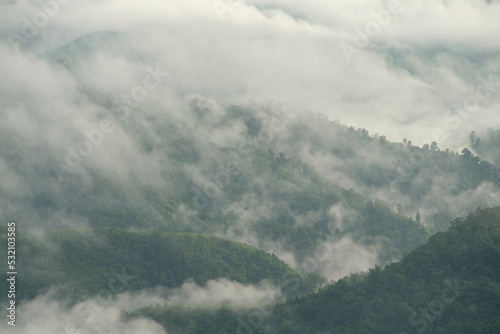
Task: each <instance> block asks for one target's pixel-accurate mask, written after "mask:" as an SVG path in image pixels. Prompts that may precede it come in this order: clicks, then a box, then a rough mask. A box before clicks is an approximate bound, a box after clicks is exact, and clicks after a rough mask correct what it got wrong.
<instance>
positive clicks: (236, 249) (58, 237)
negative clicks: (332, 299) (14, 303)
mask: <svg viewBox="0 0 500 334" xmlns="http://www.w3.org/2000/svg"><path fill="white" fill-rule="evenodd" d="M1 240H2V244H3V243H4V242H5V238H3V234H2V239H1ZM18 243H19V246H18V254H19V255H18V257H17V267H18V268H19V269H18V270H19V272H22V273H23V275H20V276H19V281H18V290H19V292H18V294H17V298H18V299H19V300H23V299H25V298H28V299H32V298H34V297H35V296H36V295H38V294H41V293H45V292H47V291H48V289H49V288H55V289H57V290H58V292H57V294H56V295H58V296H59V298H61V299H64V300H69V301H72V302H76V301H80V300H84V299H85V298H88V297H93V296H96V295H101V297H102V295H103V296H104V297H108V295H115V294H118V293H123V292H132V291H137V290H143V289H152V288H154V287H156V286H161V287H165V288H175V287H179V286H181V285H182V284H183V283H185V282H186V281H190V282H192V283H195V284H198V285H200V286H202V285H205V284H206V283H207V281H209V280H215V279H219V278H225V279H228V280H231V281H235V282H240V283H245V284H257V283H259V282H260V281H262V280H268V281H269V283H270V284H275V285H279V284H280V282H281V281H282V280H283V279H285V278H286V279H292V278H293V279H296V280H297V282H300V283H299V284H300V288H299V289H297V291H295V295H298V294H301V293H302V294H303V293H306V292H309V291H312V290H313V289H314V288H316V287H317V286H318V285H319V284H321V283H322V282H323V281H324V278H322V277H320V276H318V275H315V274H310V275H308V276H307V277H306V276H304V277H300V276H299V275H298V274H297V273H295V272H294V271H293V270H292V269H291V268H290V267H289V266H288V265H286V264H285V263H284V262H283V261H281V260H279V259H278V258H277V257H276V256H272V255H270V254H266V253H265V252H263V251H261V250H257V249H255V248H253V247H250V246H248V245H244V244H241V243H236V242H232V241H229V240H224V239H221V238H218V237H214V236H208V235H199V234H189V233H184V234H168V233H160V232H127V231H124V230H120V229H99V230H93V231H80V232H78V231H72V230H61V231H53V232H48V233H47V234H45V235H43V236H40V237H35V236H30V235H28V236H24V237H18ZM2 259H3V260H6V259H5V256H3V254H2ZM7 287H8V286H7V282H6V281H5V282H4V281H2V282H1V283H0V288H4V289H7ZM7 290H8V289H7ZM2 298H4V297H2ZM21 303H22V302H21Z"/></svg>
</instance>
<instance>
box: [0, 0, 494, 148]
mask: <svg viewBox="0 0 500 334" xmlns="http://www.w3.org/2000/svg"><path fill="white" fill-rule="evenodd" d="M60 2H61V3H59V2H54V1H48V2H47V4H46V5H45V6H41V5H40V3H39V2H38V1H10V2H9V1H3V3H2V5H1V7H0V8H1V10H0V21H1V22H2V23H1V24H0V33H1V35H2V36H3V41H2V44H1V46H0V72H1V73H2V74H3V77H4V80H2V84H1V87H0V88H2V89H1V90H2V91H3V93H10V95H11V97H12V96H19V95H20V94H22V93H23V92H26V90H27V89H28V90H29V91H30V92H32V93H33V94H35V97H34V98H40V99H44V100H48V99H51V98H52V99H53V100H51V101H49V102H50V103H49V104H50V105H54V104H55V103H56V101H61V100H62V101H63V104H64V101H65V100H66V99H68V98H69V96H71V94H73V89H74V86H77V85H78V83H75V82H74V78H68V77H67V76H66V75H65V73H63V72H62V71H61V70H60V69H55V68H54V66H48V65H47V64H46V62H45V61H44V60H43V59H40V58H37V57H35V56H34V55H38V54H41V55H45V54H48V53H50V52H51V51H52V50H54V49H56V48H57V47H59V46H61V45H64V44H66V43H68V42H71V41H72V40H74V39H76V38H78V37H80V36H82V35H86V34H91V33H95V32H98V31H116V32H118V33H120V34H123V36H125V37H124V39H122V40H120V42H119V43H118V42H116V41H115V42H113V41H105V42H104V44H105V45H103V47H102V48H100V50H99V52H96V53H94V54H91V57H89V58H88V59H86V60H85V61H83V62H81V63H80V64H79V67H78V68H77V69H74V70H75V73H78V74H79V75H80V76H81V77H80V78H79V80H84V81H85V84H89V85H93V86H94V87H96V88H99V89H102V91H106V92H108V93H112V94H116V96H117V98H119V96H120V94H121V93H122V92H127V91H130V89H131V88H132V87H134V85H135V84H136V83H137V82H140V80H141V76H143V75H144V73H145V72H144V65H148V66H151V67H154V66H155V65H156V64H158V65H159V66H160V67H161V69H162V70H164V71H165V72H168V73H169V78H168V80H166V82H164V83H163V84H162V89H163V91H162V93H161V95H162V97H161V98H163V99H165V95H169V96H170V97H171V98H172V99H174V100H175V99H179V101H182V100H183V99H185V98H186V97H190V96H200V97H207V98H210V99H215V100H217V101H218V102H221V103H234V102H242V103H248V102H249V101H252V100H253V101H256V102H262V101H267V100H271V101H275V102H281V103H284V104H285V105H287V106H288V107H289V109H290V110H291V111H293V110H305V111H309V112H322V113H324V114H326V115H327V116H328V117H329V118H330V119H332V120H333V119H339V120H340V121H341V122H342V123H344V124H348V125H353V126H356V127H364V128H367V129H368V130H369V131H370V132H371V133H375V132H378V133H380V134H386V135H387V136H388V138H389V139H390V140H394V141H400V140H401V139H402V138H404V137H407V138H409V139H411V140H412V141H413V143H414V144H418V145H421V144H423V143H424V141H430V140H431V139H434V140H437V141H438V142H439V143H440V146H441V147H446V146H449V147H451V148H455V147H458V146H460V144H461V143H463V142H466V140H467V134H468V133H469V132H470V130H471V129H476V130H480V129H482V128H484V127H488V126H495V125H497V124H500V119H499V117H500V116H498V113H495V110H498V108H499V106H500V104H499V101H500V98H499V96H500V83H499V82H500V61H499V49H500V42H499V40H498V34H497V33H496V32H498V31H500V5H499V3H498V2H492V3H487V2H486V1H480V0H471V1H459V0H443V1H432V2H430V1H417V2H414V1H411V2H407V1H403V2H401V3H399V2H398V1H396V0H391V1H360V0H354V1H353V0H348V1H347V0H341V1H295V0H292V1H289V0H287V1H284V0H254V1H236V2H231V1H222V0H221V1H218V0H217V1H212V0H207V1H205V0H185V1H175V2H174V1H154V0H146V1H141V2H137V1H127V0H120V1H107V0H104V1H85V2H84V3H81V2H77V1H67V0H66V1H63V0H60ZM65 2H66V3H65ZM42 3H43V2H42ZM43 10H45V12H48V13H49V14H51V15H52V16H51V15H47V14H45V13H44V12H43ZM377 21H378V22H379V23H377ZM27 22H28V23H27ZM30 26H31V27H30ZM37 26H38V27H37ZM33 28H35V31H34V30H33ZM23 29H24V34H25V37H26V36H28V37H27V38H26V39H25V42H26V43H27V44H29V47H28V49H29V50H31V51H33V53H34V55H30V53H29V52H27V51H26V50H24V51H19V50H17V51H16V50H15V48H14V49H13V48H12V45H13V44H16V43H12V40H13V39H15V38H12V36H13V35H9V34H10V33H14V34H17V35H18V36H22V34H23ZM366 33H368V35H366ZM30 34H31V35H30ZM8 36H10V40H9V37H8ZM108 43H109V44H108ZM113 43H118V44H113ZM106 44H108V45H106ZM117 45H120V47H117ZM490 75H491V76H492V77H491V78H492V79H489V76H490ZM5 78H6V79H7V80H5ZM481 78H485V79H486V80H487V81H490V84H489V85H488V87H487V88H485V87H484V85H483V86H481V85H480V83H481V80H482V79H481ZM80 83H81V82H80ZM477 91H479V93H477ZM478 94H479V95H478ZM476 95H478V96H479V97H480V98H481V99H479V98H478V97H476ZM464 103H465V104H468V107H469V110H468V111H467V110H463V111H462V112H460V108H457V107H454V108H452V110H450V107H451V106H453V105H457V104H458V105H460V104H464ZM453 109H456V110H453ZM19 117H21V116H19ZM53 117H54V116H53ZM57 117H58V118H59V119H60V118H62V117H59V116H57ZM70 118H71V117H70ZM73 121H74V120H73ZM439 130H441V131H439ZM459 136H460V138H458V137H459Z"/></svg>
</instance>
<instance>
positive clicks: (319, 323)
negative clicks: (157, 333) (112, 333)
mask: <svg viewBox="0 0 500 334" xmlns="http://www.w3.org/2000/svg"><path fill="white" fill-rule="evenodd" d="M265 310H269V311H270V312H269V313H266V312H265ZM256 312H257V313H256ZM259 312H260V313H259ZM499 312H500V207H497V208H494V209H486V210H478V211H476V212H475V213H473V214H471V215H469V217H467V219H466V220H465V221H464V220H462V219H460V218H459V219H456V220H455V221H453V222H452V226H451V227H450V228H449V230H448V231H447V232H441V233H438V234H436V235H434V236H433V237H431V238H430V239H429V242H428V243H426V244H425V245H423V246H421V247H419V248H417V249H416V250H414V251H413V252H411V253H410V254H408V255H407V256H405V257H404V259H403V260H402V261H400V262H397V263H393V264H390V265H388V266H386V267H385V268H380V267H376V268H374V269H371V270H370V271H369V272H366V273H360V274H353V275H351V276H350V277H345V278H343V279H340V280H339V281H337V282H336V283H334V284H332V285H329V286H327V287H325V288H323V289H321V290H320V291H319V292H318V293H313V294H309V295H307V296H305V297H302V298H298V299H291V300H289V301H287V302H286V303H283V304H280V305H277V306H271V307H270V306H267V307H266V308H265V309H263V308H260V309H249V310H248V309H247V310H242V309H240V310H227V309H224V308H221V309H218V310H207V309H199V310H192V309H191V310H183V311H182V310H179V309H169V308H167V309H158V308H156V309H149V308H145V309H143V310H141V311H138V312H135V313H133V314H131V315H132V316H137V315H143V316H144V315H145V316H151V317H153V318H154V319H155V320H156V321H158V322H160V323H162V324H163V325H164V326H165V327H166V328H167V329H173V330H175V329H176V326H175V324H176V323H179V322H182V321H184V327H183V328H189V329H190V331H188V332H185V333H197V334H198V333H221V332H226V333H266V334H267V333H273V334H275V333H283V334H285V333H286V334H294V333H296V334H299V333H300V334H304V333H311V334H318V333H350V334H357V333H360V334H361V333H363V334H365V333H366V334H368V333H381V334H382V333H402V334H407V333H424V332H426V333H463V334H466V333H471V334H473V333H474V334H478V333H484V334H494V333H499V332H500V319H499V318H498V314H499ZM256 314H257V315H259V314H260V316H256ZM174 333H176V332H175V331H174Z"/></svg>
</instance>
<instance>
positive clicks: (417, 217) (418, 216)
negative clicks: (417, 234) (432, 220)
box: [415, 211, 422, 223]
mask: <svg viewBox="0 0 500 334" xmlns="http://www.w3.org/2000/svg"><path fill="white" fill-rule="evenodd" d="M415 220H416V221H417V223H421V222H422V217H421V216H420V212H418V211H417V215H416V216H415Z"/></svg>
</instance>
